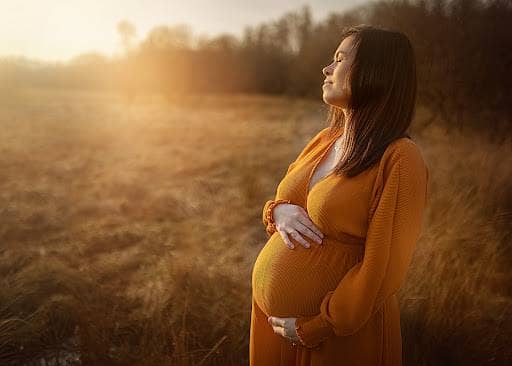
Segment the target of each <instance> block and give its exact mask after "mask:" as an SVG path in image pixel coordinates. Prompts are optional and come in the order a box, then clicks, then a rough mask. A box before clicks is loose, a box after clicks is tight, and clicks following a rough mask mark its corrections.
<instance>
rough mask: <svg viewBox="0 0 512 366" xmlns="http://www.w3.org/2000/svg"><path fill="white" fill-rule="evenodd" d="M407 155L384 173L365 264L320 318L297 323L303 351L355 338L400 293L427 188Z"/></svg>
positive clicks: (416, 157)
mask: <svg viewBox="0 0 512 366" xmlns="http://www.w3.org/2000/svg"><path fill="white" fill-rule="evenodd" d="M405 150H406V151H404V152H405V153H401V154H397V156H396V158H390V159H389V161H388V162H386V164H385V168H384V169H383V172H384V173H383V174H382V176H381V179H380V183H379V184H380V185H381V187H380V188H379V189H378V190H377V192H379V194H375V195H374V198H373V200H374V204H373V205H371V207H375V208H374V209H373V210H370V211H371V214H370V215H369V225H368V231H367V235H366V242H365V252H364V256H363V259H362V260H361V261H360V262H358V263H357V264H356V265H355V266H353V267H352V268H351V269H350V270H349V271H348V272H347V273H346V274H345V276H344V277H343V278H342V280H341V281H340V282H339V284H338V285H337V287H336V289H334V291H329V292H328V293H327V294H326V296H325V297H324V299H323V300H322V303H321V305H320V313H319V314H317V315H314V316H308V317H299V318H298V319H297V321H296V330H297V335H298V336H299V338H300V339H301V341H302V343H303V345H304V346H306V347H317V346H318V345H319V344H320V343H321V342H322V341H323V340H325V339H326V338H329V337H331V336H334V335H336V336H348V335H351V334H354V333H356V332H357V331H358V330H359V329H360V328H361V327H362V326H363V325H364V324H365V323H366V322H367V321H368V320H369V319H370V317H372V315H374V314H375V313H376V312H377V311H378V310H379V309H380V308H381V307H382V305H383V304H384V303H385V301H386V300H387V299H388V298H389V297H390V296H392V295H393V294H395V293H396V292H398V290H399V289H400V286H401V284H402V282H403V280H404V278H405V275H406V272H407V269H408V266H409V264H410V262H411V259H412V255H413V251H414V248H415V246H416V242H417V239H418V238H419V235H420V233H421V229H422V221H423V213H424V208H425V206H426V202H427V189H428V167H427V165H426V164H425V162H424V160H423V157H422V155H421V152H420V151H419V150H418V149H417V148H413V149H409V148H406V149H405ZM372 211H373V212H372Z"/></svg>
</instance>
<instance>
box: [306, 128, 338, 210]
mask: <svg viewBox="0 0 512 366" xmlns="http://www.w3.org/2000/svg"><path fill="white" fill-rule="evenodd" d="M341 135H342V134H340V133H338V134H336V135H335V136H334V137H331V139H330V140H327V141H328V143H327V147H326V148H325V150H324V151H322V153H321V154H320V155H319V156H318V157H317V158H316V160H315V161H314V162H313V167H312V168H311V169H310V171H309V174H308V178H307V179H306V199H305V210H306V211H307V210H308V209H307V205H308V198H309V195H310V194H311V192H312V191H313V190H314V189H315V187H316V186H317V185H318V184H319V183H321V182H323V181H324V180H326V179H327V178H329V177H330V176H332V175H333V174H334V170H333V171H332V172H330V173H329V174H326V175H325V176H323V177H322V178H320V179H319V180H318V181H316V183H315V184H313V186H312V187H311V189H310V188H309V185H310V184H311V179H312V178H313V175H314V173H315V171H316V168H317V167H318V165H320V163H321V162H322V161H323V160H324V158H325V156H326V155H327V153H328V152H329V151H330V150H331V148H332V146H333V145H334V143H335V142H336V139H337V138H338V137H340V136H341Z"/></svg>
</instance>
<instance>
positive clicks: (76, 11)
mask: <svg viewBox="0 0 512 366" xmlns="http://www.w3.org/2000/svg"><path fill="white" fill-rule="evenodd" d="M365 2H367V0H337V1H336V0H311V1H307V0H0V56H5V55H24V56H28V57H31V58H36V59H39V60H46V61H67V60H69V59H70V58H72V57H73V56H76V55H78V54H80V53H84V52H90V51H98V52H101V53H103V54H105V55H107V56H111V55H114V54H116V53H119V52H120V51H121V46H120V38H119V35H118V33H117V30H116V25H117V23H118V22H119V21H120V20H123V19H124V20H128V21H129V22H131V23H133V24H134V25H135V27H136V32H137V34H136V37H135V41H136V42H137V41H140V40H141V39H143V38H144V37H145V36H146V34H147V32H148V31H149V30H150V29H151V28H153V27H154V26H156V25H173V24H177V23H185V24H188V25H190V27H191V29H192V31H193V33H192V34H193V35H194V36H200V35H216V34H219V33H231V34H233V35H235V36H239V35H241V34H242V31H243V28H244V26H246V25H257V24H259V23H261V22H265V21H270V20H275V19H277V18H279V17H280V16H281V15H283V14H284V13H286V12H287V11H292V10H298V9H300V8H301V7H302V6H303V5H305V4H310V7H311V10H312V14H313V19H314V20H315V21H318V20H321V19H324V18H325V16H326V15H327V14H328V13H330V12H332V11H343V10H345V9H348V8H350V7H352V6H354V5H358V4H362V3H365Z"/></svg>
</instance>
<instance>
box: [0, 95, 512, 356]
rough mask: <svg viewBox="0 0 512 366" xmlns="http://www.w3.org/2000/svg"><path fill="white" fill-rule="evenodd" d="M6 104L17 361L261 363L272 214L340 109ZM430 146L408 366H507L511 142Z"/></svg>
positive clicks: (1, 251) (12, 336) (180, 101)
mask: <svg viewBox="0 0 512 366" xmlns="http://www.w3.org/2000/svg"><path fill="white" fill-rule="evenodd" d="M0 106H1V108H0V127H1V129H2V133H1V134H0V154H1V158H0V178H1V179H0V276H1V277H0V278H2V286H1V287H0V364H6V365H7V364H9V363H10V362H11V363H12V364H26V365H32V364H34V365H36V364H37V365H39V364H41V363H40V360H41V359H46V360H51V359H52V358H54V359H59V360H60V361H61V364H65V365H78V364H83V365H171V364H172V365H247V364H248V361H247V360H248V342H249V322H250V310H251V309H250V294H251V288H250V282H251V281H250V278H251V277H250V276H251V270H252V264H253V262H254V260H255V259H256V256H257V254H258V251H259V250H260V249H261V247H262V246H263V244H264V242H265V240H266V233H265V230H264V227H263V225H262V223H261V218H260V217H261V209H262V207H263V204H264V202H265V201H266V200H267V199H270V198H272V197H273V195H274V192H275V188H276V186H277V184H278V182H279V180H280V178H281V177H282V175H283V174H284V172H285V171H286V168H287V166H288V164H289V163H290V162H291V161H292V159H294V158H295V156H296V154H297V153H298V152H299V151H300V150H301V149H302V147H303V146H304V144H305V143H306V142H307V140H308V139H309V138H311V137H312V136H313V134H314V133H315V132H316V131H318V130H320V129H321V128H323V127H324V125H325V117H326V111H327V108H326V106H325V105H324V104H323V103H321V102H314V101H307V100H301V99H290V98H286V97H270V96H249V95H208V96H188V97H180V98H177V97H171V98H167V99H164V98H161V97H159V96H157V95H146V96H139V97H136V98H135V99H132V100H126V99H123V98H122V97H120V96H118V95H115V94H110V93H97V92H85V91H73V90H59V91H50V90H14V91H13V92H12V93H8V94H4V95H2V99H1V101H0ZM421 111H422V109H421V108H420V109H419V116H421V113H422V112H421ZM413 139H415V140H416V141H417V143H418V144H419V145H420V147H421V148H422V151H423V152H424V156H425V158H426V160H427V163H428V164H429V167H430V172H431V186H430V189H431V195H430V197H431V200H430V202H429V206H428V210H427V214H426V220H425V226H424V231H423V234H422V236H421V240H420V241H419V243H418V247H417V251H416V253H415V257H414V260H413V264H412V266H411V269H410V271H409V273H408V277H407V281H406V283H405V284H404V286H403V287H402V290H401V291H400V300H401V310H402V330H403V334H402V335H403V338H404V361H405V363H406V364H407V365H456V364H465V365H467V364H475V365H476V364H478V365H497V364H506V363H507V362H510V361H511V360H512V350H511V349H510V347H509V340H510V339H511V337H512V307H511V304H512V289H511V288H510V281H511V279H512V278H511V273H510V269H509V268H510V264H511V259H512V247H511V235H510V232H511V231H510V227H509V226H510V222H511V218H512V215H511V207H512V193H511V186H512V183H511V180H510V177H511V176H512V158H511V157H512V143H511V142H510V141H507V142H506V143H504V144H500V145H496V144H492V143H489V142H486V141H484V140H483V139H481V138H479V136H478V135H474V136H469V135H458V134H455V133H453V134H449V135H448V134H446V133H444V132H443V131H442V130H441V129H440V128H437V127H435V126H433V127H430V128H428V129H426V130H423V131H421V132H420V131H415V130H414V129H413Z"/></svg>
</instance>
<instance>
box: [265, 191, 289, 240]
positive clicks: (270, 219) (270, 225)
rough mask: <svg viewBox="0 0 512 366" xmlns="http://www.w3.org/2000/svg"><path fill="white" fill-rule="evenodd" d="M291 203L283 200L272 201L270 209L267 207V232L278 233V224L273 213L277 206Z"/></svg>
mask: <svg viewBox="0 0 512 366" xmlns="http://www.w3.org/2000/svg"><path fill="white" fill-rule="evenodd" d="M290 202H291V201H290V200H283V199H280V200H275V201H272V202H271V203H270V204H269V205H268V207H267V211H265V219H266V220H267V223H268V224H267V232H268V233H270V232H273V231H276V230H277V229H276V224H275V222H274V212H273V209H274V207H275V206H277V205H278V204H280V203H290Z"/></svg>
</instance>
